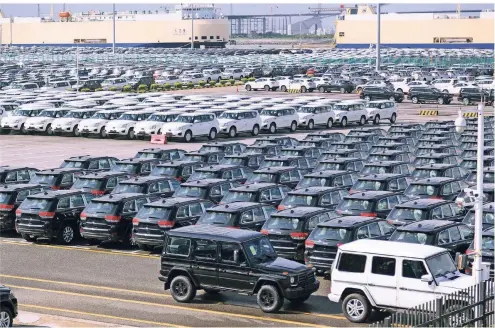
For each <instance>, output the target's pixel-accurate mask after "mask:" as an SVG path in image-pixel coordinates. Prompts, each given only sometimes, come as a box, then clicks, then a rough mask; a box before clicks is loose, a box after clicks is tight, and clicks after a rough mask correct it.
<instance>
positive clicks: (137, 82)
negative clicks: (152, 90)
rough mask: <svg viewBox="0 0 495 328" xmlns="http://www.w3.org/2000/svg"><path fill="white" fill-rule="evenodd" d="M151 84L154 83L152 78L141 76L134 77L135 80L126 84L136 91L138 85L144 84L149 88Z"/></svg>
mask: <svg viewBox="0 0 495 328" xmlns="http://www.w3.org/2000/svg"><path fill="white" fill-rule="evenodd" d="M153 83H155V80H154V79H153V77H152V76H141V77H136V78H133V79H132V80H130V81H129V82H128V85H130V86H131V88H132V89H134V90H137V88H138V87H139V86H140V85H143V84H144V85H145V86H147V87H148V88H149V87H150V86H151V85H152V84H153Z"/></svg>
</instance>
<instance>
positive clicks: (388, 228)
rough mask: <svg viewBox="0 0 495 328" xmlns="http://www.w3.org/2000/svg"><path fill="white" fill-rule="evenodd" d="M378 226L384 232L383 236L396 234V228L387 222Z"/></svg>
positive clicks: (379, 222)
mask: <svg viewBox="0 0 495 328" xmlns="http://www.w3.org/2000/svg"><path fill="white" fill-rule="evenodd" d="M378 226H379V227H380V228H381V230H382V235H388V234H391V233H392V232H394V230H395V227H394V226H393V225H391V224H388V223H387V222H385V221H378Z"/></svg>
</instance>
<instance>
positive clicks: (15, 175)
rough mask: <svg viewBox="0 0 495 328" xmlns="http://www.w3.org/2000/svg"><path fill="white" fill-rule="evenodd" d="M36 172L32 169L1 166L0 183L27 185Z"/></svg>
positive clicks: (36, 170)
mask: <svg viewBox="0 0 495 328" xmlns="http://www.w3.org/2000/svg"><path fill="white" fill-rule="evenodd" d="M38 171H39V170H38V169H35V168H32V167H11V166H1V167H0V183H4V184H11V183H28V182H29V180H31V178H33V177H34V174H35V173H36V172H38Z"/></svg>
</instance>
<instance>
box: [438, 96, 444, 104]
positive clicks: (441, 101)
mask: <svg viewBox="0 0 495 328" xmlns="http://www.w3.org/2000/svg"><path fill="white" fill-rule="evenodd" d="M437 102H438V104H439V105H443V103H444V100H443V98H442V97H440V98H438V99H437Z"/></svg>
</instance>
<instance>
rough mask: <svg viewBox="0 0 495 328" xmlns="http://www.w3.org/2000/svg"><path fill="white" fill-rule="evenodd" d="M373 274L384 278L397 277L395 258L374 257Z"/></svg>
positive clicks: (372, 263)
mask: <svg viewBox="0 0 495 328" xmlns="http://www.w3.org/2000/svg"><path fill="white" fill-rule="evenodd" d="M371 273H373V274H379V275H384V276H392V277H393V276H395V258H391V257H381V256H373V261H372V262H371Z"/></svg>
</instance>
